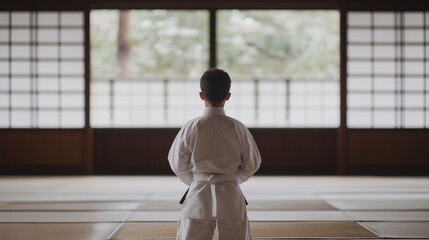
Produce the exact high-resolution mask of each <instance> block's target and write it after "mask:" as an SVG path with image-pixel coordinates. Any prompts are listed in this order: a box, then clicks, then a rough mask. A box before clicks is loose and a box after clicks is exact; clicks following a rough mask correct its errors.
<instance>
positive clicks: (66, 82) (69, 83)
mask: <svg viewBox="0 0 429 240" xmlns="http://www.w3.org/2000/svg"><path fill="white" fill-rule="evenodd" d="M61 90H62V91H81V92H83V91H84V90H85V81H84V79H83V77H81V78H79V77H76V78H75V77H62V78H61Z"/></svg>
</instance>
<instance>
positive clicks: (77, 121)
mask: <svg viewBox="0 0 429 240" xmlns="http://www.w3.org/2000/svg"><path fill="white" fill-rule="evenodd" d="M84 126H85V115H84V111H71V110H64V111H61V127H64V128H83V127H84Z"/></svg>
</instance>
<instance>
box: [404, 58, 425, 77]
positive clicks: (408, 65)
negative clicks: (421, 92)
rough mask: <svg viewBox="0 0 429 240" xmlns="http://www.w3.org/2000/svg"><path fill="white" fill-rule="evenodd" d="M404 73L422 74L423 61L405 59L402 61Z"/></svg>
mask: <svg viewBox="0 0 429 240" xmlns="http://www.w3.org/2000/svg"><path fill="white" fill-rule="evenodd" d="M404 72H405V74H423V73H424V62H423V61H417V62H415V61H412V62H411V61H406V62H405V63H404Z"/></svg>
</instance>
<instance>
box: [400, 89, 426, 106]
mask: <svg viewBox="0 0 429 240" xmlns="http://www.w3.org/2000/svg"><path fill="white" fill-rule="evenodd" d="M404 100H405V101H404V102H405V107H407V108H413V107H417V108H423V107H424V95H423V94H416V93H408V94H407V93H406V94H405V95H404Z"/></svg>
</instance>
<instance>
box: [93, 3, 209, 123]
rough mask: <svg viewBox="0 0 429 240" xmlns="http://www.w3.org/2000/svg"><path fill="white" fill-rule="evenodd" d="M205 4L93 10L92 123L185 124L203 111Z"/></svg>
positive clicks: (205, 61) (206, 37) (206, 66)
mask: <svg viewBox="0 0 429 240" xmlns="http://www.w3.org/2000/svg"><path fill="white" fill-rule="evenodd" d="M208 19H209V12H208V11H206V10H195V11H191V10H130V11H118V10H95V11H92V12H91V69H92V78H91V80H92V82H91V125H92V126H93V127H170V126H174V127H177V126H180V125H183V123H184V122H185V121H187V120H189V119H190V118H193V117H196V116H198V115H200V113H201V111H202V107H201V102H200V100H199V95H198V92H199V78H200V75H201V73H202V72H204V71H205V70H206V69H207V68H208V65H209V64H208V60H209V54H208V53H209V50H208V47H209V45H208V44H209V40H208V39H209V38H208V37H209V35H208V34H209V28H208V27H209V24H208Z"/></svg>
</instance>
